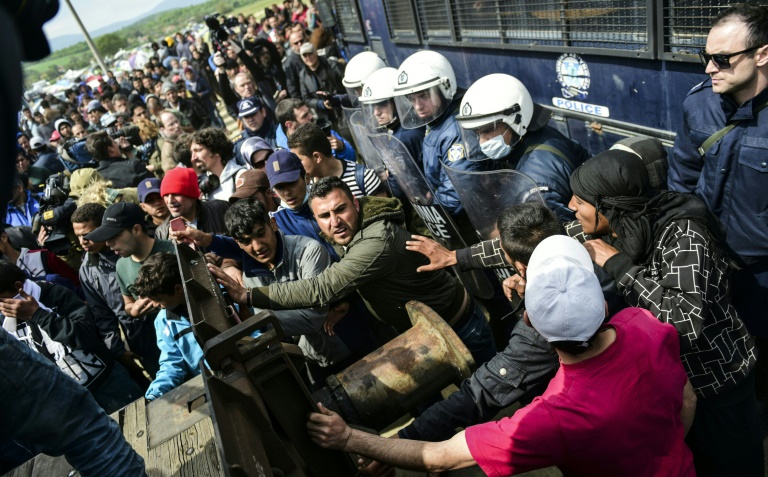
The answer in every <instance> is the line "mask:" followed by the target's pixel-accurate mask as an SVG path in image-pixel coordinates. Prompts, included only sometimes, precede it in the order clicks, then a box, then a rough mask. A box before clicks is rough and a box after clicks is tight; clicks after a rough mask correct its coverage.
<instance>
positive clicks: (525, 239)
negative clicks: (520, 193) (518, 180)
mask: <svg viewBox="0 0 768 477" xmlns="http://www.w3.org/2000/svg"><path fill="white" fill-rule="evenodd" d="M496 227H497V228H498V229H499V237H500V238H501V248H503V249H504V251H505V252H507V255H509V258H510V259H511V260H513V261H516V262H520V263H523V264H526V265H527V264H528V261H529V260H530V259H531V254H532V253H533V249H535V248H536V246H537V245H538V244H539V243H541V241H542V240H544V239H545V238H547V237H551V236H553V235H565V229H564V228H563V224H561V223H560V221H559V220H558V218H557V216H556V215H555V214H554V212H552V211H551V210H549V209H548V208H547V207H546V206H545V205H544V204H537V203H528V204H518V205H514V206H512V207H509V208H507V209H505V210H504V211H503V212H502V213H501V215H499V218H498V219H496Z"/></svg>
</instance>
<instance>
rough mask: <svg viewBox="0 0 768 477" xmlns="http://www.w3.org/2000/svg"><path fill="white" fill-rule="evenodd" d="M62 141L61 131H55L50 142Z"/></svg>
mask: <svg viewBox="0 0 768 477" xmlns="http://www.w3.org/2000/svg"><path fill="white" fill-rule="evenodd" d="M60 139H61V134H59V131H56V130H54V131H53V132H52V133H51V138H50V139H49V141H51V142H53V141H58V140H60Z"/></svg>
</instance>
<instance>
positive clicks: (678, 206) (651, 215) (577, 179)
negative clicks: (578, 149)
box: [571, 150, 725, 264]
mask: <svg viewBox="0 0 768 477" xmlns="http://www.w3.org/2000/svg"><path fill="white" fill-rule="evenodd" d="M571 190H572V191H573V193H574V194H575V195H576V196H578V197H580V198H581V199H584V200H586V201H587V202H589V203H590V204H592V205H593V206H595V208H596V209H597V212H599V213H602V214H603V215H604V216H605V217H606V219H608V223H609V225H610V228H611V230H612V231H613V232H615V233H616V235H617V237H616V238H615V239H614V240H612V243H613V245H614V246H615V247H616V248H617V249H619V250H620V251H621V252H623V253H625V254H626V255H628V256H629V257H630V258H631V259H632V262H633V263H636V264H644V263H646V262H647V261H649V260H650V257H651V254H652V252H653V249H654V245H655V244H656V242H657V241H658V240H659V239H660V238H661V237H660V235H661V233H662V232H663V231H664V229H665V228H666V225H667V224H669V222H672V221H674V220H679V219H689V220H692V221H694V222H697V223H698V224H700V225H701V226H702V227H704V228H705V229H706V231H707V232H708V235H709V238H710V239H712V240H713V241H714V242H715V244H716V247H717V248H716V251H717V252H722V248H723V244H724V243H725V240H724V238H725V234H724V231H723V228H722V226H721V224H720V221H719V220H717V218H716V217H715V216H714V215H713V214H712V213H711V212H710V211H709V209H707V206H706V205H705V204H704V203H703V202H702V201H701V200H699V199H698V198H697V197H695V196H693V195H689V194H681V193H678V192H670V191H663V192H654V191H653V190H652V189H651V187H650V185H649V179H648V171H647V170H646V168H645V164H644V163H643V161H642V160H641V159H640V158H639V157H638V156H637V155H635V154H632V153H630V152H625V151H620V150H609V151H605V152H603V153H600V154H598V155H596V156H595V157H593V158H592V159H589V160H588V161H586V162H585V163H584V164H582V165H581V166H579V167H578V168H577V169H576V170H575V171H574V172H573V174H572V175H571ZM597 212H596V215H597ZM597 221H598V218H597V217H596V221H595V223H596V224H597ZM584 232H585V233H590V232H592V231H589V230H585V231H584Z"/></svg>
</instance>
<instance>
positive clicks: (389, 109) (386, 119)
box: [361, 99, 397, 131]
mask: <svg viewBox="0 0 768 477" xmlns="http://www.w3.org/2000/svg"><path fill="white" fill-rule="evenodd" d="M361 106H362V109H363V117H364V118H365V126H366V127H367V128H368V129H369V130H370V131H381V130H382V129H383V128H386V127H387V126H389V125H390V124H392V123H393V122H395V120H396V119H397V108H396V107H395V101H394V100H393V99H385V100H384V101H379V102H378V103H364V104H362V105H361Z"/></svg>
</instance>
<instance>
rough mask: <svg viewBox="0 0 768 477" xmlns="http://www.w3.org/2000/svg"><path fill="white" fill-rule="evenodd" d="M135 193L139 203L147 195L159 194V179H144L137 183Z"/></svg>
mask: <svg viewBox="0 0 768 477" xmlns="http://www.w3.org/2000/svg"><path fill="white" fill-rule="evenodd" d="M137 193H138V194H139V202H144V199H146V198H147V196H148V195H149V194H154V193H158V194H159V193H160V179H158V178H156V177H153V178H151V179H144V180H143V181H141V182H139V186H138V187H137Z"/></svg>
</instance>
